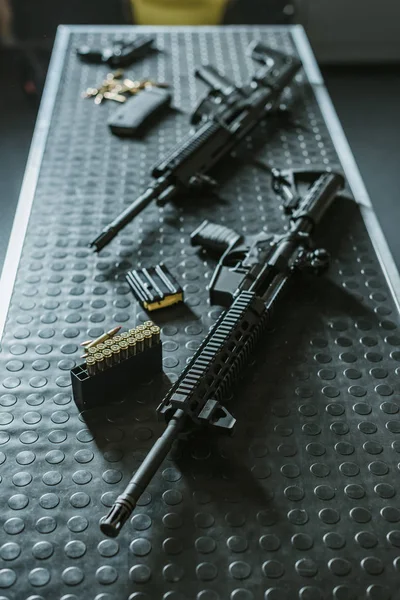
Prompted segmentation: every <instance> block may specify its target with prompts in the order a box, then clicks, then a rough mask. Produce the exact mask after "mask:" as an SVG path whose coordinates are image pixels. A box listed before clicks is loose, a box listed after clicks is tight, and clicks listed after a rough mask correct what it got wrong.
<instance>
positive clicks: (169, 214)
mask: <svg viewBox="0 0 400 600" xmlns="http://www.w3.org/2000/svg"><path fill="white" fill-rule="evenodd" d="M132 31H133V30H132ZM132 35H133V34H132ZM118 37H124V38H125V39H128V38H129V37H132V36H131V35H130V34H126V33H124V34H123V36H122V34H121V33H119V32H118V29H117V28H115V31H113V30H112V29H110V30H109V31H108V32H107V33H85V32H84V31H81V32H80V33H77V32H73V33H71V35H70V38H69V44H68V49H67V52H66V55H65V57H60V58H62V64H61V66H60V67H59V68H61V69H62V75H61V81H60V85H59V89H58V92H57V97H56V102H55V107H54V112H53V115H52V117H51V124H50V130H49V135H48V140H47V145H46V149H45V153H44V157H43V161H42V165H41V169H40V175H39V180H38V185H37V189H36V192H35V198H34V202H33V208H32V213H31V217H30V222H29V226H28V231H27V234H26V238H25V242H24V247H23V252H22V257H21V261H20V265H19V269H18V274H17V278H16V282H15V288H14V292H13V296H12V300H11V304H10V308H9V313H8V318H7V323H6V327H5V331H4V335H3V340H2V352H1V354H0V363H1V371H0V373H1V380H0V465H1V466H0V506H1V513H0V599H1V600H28V599H29V600H42V599H43V600H48V599H52V600H54V599H62V600H81V599H83V598H88V599H93V600H94V599H95V600H120V599H124V600H125V599H128V598H129V599H130V600H150V599H151V600H156V599H158V598H163V599H166V600H167V599H168V600H183V599H185V600H194V599H197V600H227V599H231V600H264V599H265V600H294V599H296V598H299V599H300V600H319V599H324V600H325V599H329V600H330V599H332V600H351V599H357V600H358V599H362V598H367V599H369V600H376V599H379V600H393V599H399V598H400V594H399V591H398V590H399V588H400V575H399V570H400V526H399V521H400V509H399V499H398V494H399V489H400V488H399V469H398V463H399V459H400V455H399V453H400V437H399V435H400V421H399V383H398V369H399V364H400V335H399V333H398V323H399V319H398V314H397V311H396V308H395V304H394V302H393V299H392V297H391V293H390V291H389V288H388V286H387V283H386V280H385V277H384V275H383V273H382V271H381V268H380V265H379V263H378V260H377V257H376V254H375V252H374V250H373V247H372V244H371V241H370V238H369V236H368V234H367V232H366V229H365V226H364V223H363V220H362V217H361V215H360V212H359V210H358V207H357V205H356V204H355V203H354V202H353V201H352V200H351V199H350V198H346V197H343V198H339V199H338V200H337V201H336V202H335V203H334V205H333V206H332V208H331V209H330V212H329V214H328V215H327V216H326V218H325V220H324V223H323V224H322V226H321V228H320V231H319V234H318V241H319V243H320V244H323V245H324V246H325V247H327V248H328V250H329V251H330V252H331V254H332V267H331V269H330V271H329V273H328V274H327V275H325V276H324V277H322V278H318V279H314V278H312V277H310V276H306V275H304V276H299V277H298V278H296V279H295V280H294V281H293V283H292V287H291V288H290V291H289V293H288V295H287V296H286V297H285V298H284V300H283V301H282V302H281V305H280V306H279V307H277V310H276V312H275V315H274V318H273V320H272V321H271V327H270V329H269V331H268V334H267V336H266V337H265V340H264V341H263V342H262V343H261V348H260V350H259V352H257V354H256V356H255V360H254V363H253V364H252V365H251V366H250V367H249V369H248V371H247V375H246V377H245V379H244V380H243V382H242V383H241V384H240V386H239V387H238V390H237V393H236V394H235V396H234V397H232V398H230V399H228V401H227V402H228V404H229V409H230V410H231V411H232V413H233V414H234V415H235V416H236V417H237V420H238V425H237V429H236V432H235V434H234V436H233V437H224V436H222V435H219V434H217V433H214V432H212V431H209V430H208V431H206V432H199V434H197V435H195V436H194V437H193V438H192V439H190V440H188V441H187V442H180V443H179V444H177V445H176V447H175V448H174V450H173V451H172V453H171V455H170V456H169V457H168V459H167V460H166V461H165V463H164V465H163V467H162V469H161V470H160V472H159V473H158V475H157V476H156V477H155V478H154V480H153V482H152V483H151V485H150V486H149V488H148V491H146V492H145V493H144V494H143V496H142V498H141V500H140V502H139V506H138V507H137V509H136V510H135V512H134V514H133V517H132V518H131V519H130V521H129V522H128V523H127V524H126V525H125V527H124V529H123V532H122V533H121V535H120V536H119V538H117V539H116V540H111V539H106V538H105V537H104V536H103V535H102V534H101V532H100V530H99V519H100V517H101V516H102V515H104V514H105V513H106V512H107V511H108V509H109V507H110V506H111V505H112V503H113V500H114V499H115V498H116V496H117V495H118V493H119V492H121V491H122V489H123V488H124V486H125V484H126V483H127V481H128V479H129V478H130V476H131V473H132V471H133V470H134V469H136V468H137V466H138V465H139V464H140V462H141V460H142V459H143V457H144V456H145V454H146V452H147V450H148V449H149V448H150V447H151V445H152V443H153V442H154V440H155V439H156V436H157V435H158V434H159V433H160V432H161V431H162V429H163V425H162V423H159V422H158V421H157V417H156V413H155V408H156V406H157V405H158V402H159V401H160V398H161V395H162V387H163V386H164V385H165V381H164V382H158V381H155V382H151V383H149V384H148V385H146V386H144V387H143V388H141V389H135V387H136V388H137V386H135V384H134V382H133V384H132V388H133V390H132V394H130V395H129V396H128V397H127V398H126V399H125V400H124V401H123V402H121V403H119V404H116V405H113V406H112V407H108V408H106V409H101V410H99V411H95V412H94V413H92V414H88V415H80V414H79V413H78V410H77V408H76V406H75V404H74V402H73V399H72V396H71V384H70V375H69V370H70V369H71V368H72V367H74V366H75V365H76V364H78V363H79V362H80V359H79V356H80V353H81V350H80V348H79V343H80V342H81V341H83V340H84V339H87V338H88V337H96V336H98V335H100V334H101V333H103V332H104V331H105V330H106V329H110V328H111V327H113V326H115V325H116V324H121V325H123V326H124V328H130V327H133V326H134V325H135V324H138V323H140V322H142V321H144V320H146V319H148V316H147V315H146V314H145V313H144V312H143V311H142V310H141V309H140V307H139V306H138V305H137V303H136V302H135V300H134V298H133V296H132V295H131V293H130V291H129V289H128V286H127V284H126V283H125V280H124V272H125V271H126V270H128V269H129V268H133V267H138V266H139V267H140V266H149V265H152V264H154V263H157V262H159V261H164V263H166V264H167V266H168V267H169V268H170V269H171V271H172V272H173V273H174V275H175V276H176V277H177V278H178V280H179V281H180V282H182V284H183V286H184V291H185V295H186V302H185V304H184V305H177V306H176V307H173V308H171V309H167V310H164V311H163V312H160V313H158V314H155V315H152V316H153V318H154V320H155V321H156V322H157V323H158V324H159V325H161V327H162V340H163V355H164V358H163V364H164V371H165V374H166V377H168V378H169V379H170V380H174V379H176V377H177V376H178V374H179V373H180V371H181V370H182V368H183V367H184V365H185V361H186V360H187V358H188V357H190V356H191V354H192V353H193V351H194V350H195V349H196V348H197V347H198V344H199V343H200V341H201V339H202V337H203V336H204V335H205V334H206V332H207V331H208V328H209V327H210V325H211V324H212V323H213V322H214V321H215V319H216V318H217V316H218V315H219V314H220V309H219V308H218V307H210V305H209V303H208V293H207V290H206V286H207V284H208V282H209V281H210V277H211V274H212V272H213V269H214V266H215V263H213V261H212V260H211V259H210V258H209V257H208V256H207V255H205V254H202V253H199V252H198V250H196V249H194V248H192V247H191V246H190V244H189V235H190V233H191V231H192V230H193V229H194V228H195V227H196V226H197V225H198V224H199V223H200V222H201V221H202V220H203V219H205V218H207V219H210V220H213V221H216V222H221V223H224V224H226V225H228V226H231V227H234V228H236V229H237V230H238V231H241V232H244V233H249V234H250V233H251V234H253V233H256V232H258V231H259V230H260V229H264V230H266V231H276V232H279V231H282V229H283V227H284V225H285V217H284V215H283V213H282V212H281V210H280V208H279V203H278V201H277V199H276V197H275V196H274V194H273V193H272V192H271V182H270V177H269V175H268V173H266V172H264V171H261V170H260V169H258V168H257V167H256V166H254V165H252V164H251V162H250V161H249V155H255V156H257V157H258V158H260V159H262V160H265V161H267V162H268V163H269V164H270V165H273V166H276V167H282V168H288V167H299V168H301V167H307V166H309V167H315V168H325V167H326V168H332V169H339V168H340V164H339V161H338V157H337V155H336V153H335V150H334V148H333V144H332V142H331V139H330V137H329V134H328V131H327V128H326V125H325V123H324V120H323V118H322V116H321V113H320V110H319V107H318V104H317V102H316V100H315V98H314V94H313V91H312V88H311V86H310V84H309V83H308V82H307V80H306V77H305V75H304V73H303V72H302V73H301V74H300V75H299V76H298V77H297V79H296V83H295V85H294V86H293V87H292V90H291V91H290V92H287V93H286V96H285V102H286V103H287V104H288V106H291V107H292V111H291V115H290V117H289V118H288V119H283V118H282V117H280V118H278V119H274V120H273V121H271V122H269V123H268V124H260V126H259V127H258V128H257V131H256V132H255V135H254V136H252V138H251V139H249V140H247V142H246V144H247V149H246V150H244V151H243V152H239V154H238V157H237V159H236V160H235V161H228V162H227V164H226V166H225V167H223V168H221V169H220V170H219V171H218V177H219V178H220V181H221V186H220V188H219V189H218V197H204V198H196V199H195V200H193V199H192V198H190V197H189V196H188V197H185V198H183V200H182V201H181V202H180V203H179V204H175V205H170V206H167V207H166V208H165V209H158V208H157V207H155V206H151V207H149V208H147V209H146V210H145V211H144V212H143V213H142V215H141V216H140V217H139V218H137V219H136V220H135V221H134V222H133V223H131V224H130V225H129V226H127V227H126V228H125V230H124V231H123V232H122V233H121V234H120V235H119V236H118V238H117V239H116V240H115V241H114V242H113V243H112V244H111V245H110V246H109V247H108V248H106V249H105V250H103V251H102V252H101V253H100V255H99V256H96V255H94V254H93V253H92V252H91V251H90V250H89V249H88V248H87V244H88V242H89V241H91V240H92V239H93V238H94V237H96V235H97V234H98V233H99V232H100V229H101V227H102V226H103V225H104V224H105V223H107V222H109V221H110V220H112V219H113V218H114V217H115V216H116V215H117V214H119V213H120V212H121V210H122V209H123V208H124V207H125V206H127V205H128V204H129V203H130V202H131V201H132V200H133V199H134V198H135V197H136V196H137V195H139V193H141V191H143V190H144V189H145V188H146V186H147V184H148V182H149V181H150V177H149V174H150V170H151V167H152V166H153V165H154V164H155V163H156V162H157V160H158V159H159V158H160V157H162V156H163V155H164V154H165V153H166V151H167V150H168V149H169V148H171V147H172V146H173V145H174V144H175V142H177V141H179V140H181V139H183V138H184V137H185V136H186V134H187V133H188V131H189V124H188V122H189V117H188V114H187V113H189V112H190V110H191V109H193V107H194V106H195V104H196V102H197V100H198V98H199V97H200V96H201V95H202V94H203V93H204V91H205V88H204V86H203V85H202V84H201V83H199V82H197V81H196V80H195V78H194V70H195V67H196V66H198V65H200V64H202V63H209V62H210V63H212V64H214V65H215V66H217V67H218V68H219V69H220V70H221V71H222V72H224V73H225V74H226V75H227V76H228V77H231V78H232V79H233V80H234V81H235V82H236V83H237V84H239V83H242V82H245V81H246V80H247V78H248V77H249V74H250V73H251V72H252V71H253V70H254V68H255V67H256V65H255V64H254V63H253V61H252V60H251V59H250V58H249V57H248V56H247V55H246V54H245V49H246V47H247V45H248V43H249V42H250V41H251V40H252V39H261V40H263V41H264V42H265V43H266V44H267V45H270V46H271V47H273V48H277V49H279V50H284V51H288V52H293V53H295V47H294V44H293V41H292V39H291V34H290V32H289V31H285V30H282V29H279V30H276V31H275V30H274V29H273V28H240V29H235V28H221V29H215V30H203V31H202V30H201V29H196V28H193V29H189V30H183V31H181V32H176V31H173V32H167V31H165V32H164V31H162V30H161V31H158V32H157V34H156V37H157V46H158V48H159V52H157V53H154V54H152V55H151V56H149V57H147V58H145V59H144V60H142V61H140V62H138V63H137V64H135V65H132V66H131V67H129V68H128V69H127V71H126V72H127V74H128V75H129V76H131V77H132V78H135V79H140V78H142V77H150V78H152V79H157V80H160V81H167V82H169V83H170V84H171V86H172V92H173V97H174V106H175V109H174V110H171V111H170V112H169V113H168V114H167V115H165V116H164V118H163V119H162V120H160V122H159V123H158V124H157V125H156V126H154V127H152V128H151V129H150V130H148V131H147V132H146V134H145V135H144V137H143V138H141V139H139V140H131V139H119V138H117V137H114V136H112V135H111V133H110V132H109V131H108V129H107V124H106V122H107V117H108V115H109V114H110V112H111V111H113V110H116V108H117V106H116V105H115V104H113V103H110V102H109V103H105V104H104V105H101V106H95V105H94V103H93V101H92V100H88V99H83V98H82V97H81V92H82V91H83V90H85V89H86V88H87V87H89V86H93V85H95V84H97V83H100V82H101V81H102V79H103V78H104V77H105V75H106V73H107V72H108V69H107V67H105V66H95V65H84V64H82V63H80V62H79V61H78V59H77V57H76V55H75V47H76V46H77V45H79V44H81V43H84V42H88V43H99V44H106V43H108V42H109V41H110V40H112V39H116V38H118ZM49 117H50V115H49Z"/></svg>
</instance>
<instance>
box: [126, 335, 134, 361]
mask: <svg viewBox="0 0 400 600" xmlns="http://www.w3.org/2000/svg"><path fill="white" fill-rule="evenodd" d="M126 341H127V342H128V346H129V347H128V355H129V356H135V354H136V338H134V337H132V336H131V337H128V339H127V340H126Z"/></svg>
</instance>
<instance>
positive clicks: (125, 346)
mask: <svg viewBox="0 0 400 600" xmlns="http://www.w3.org/2000/svg"><path fill="white" fill-rule="evenodd" d="M128 347H129V346H128V342H127V341H125V340H122V342H120V343H119V348H120V351H121V359H122V360H125V359H126V358H128Z"/></svg>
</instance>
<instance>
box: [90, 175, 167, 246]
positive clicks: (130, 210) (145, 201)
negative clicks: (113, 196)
mask: <svg viewBox="0 0 400 600" xmlns="http://www.w3.org/2000/svg"><path fill="white" fill-rule="evenodd" d="M166 187H168V183H167V182H166V180H165V179H164V178H162V179H159V180H157V181H156V182H155V183H154V184H152V185H150V186H149V187H148V188H147V190H146V191H145V192H144V193H143V194H142V195H141V196H139V198H136V200H135V201H134V202H132V204H130V205H129V206H128V207H127V208H126V209H125V210H124V211H123V212H122V213H121V214H120V215H119V216H118V217H117V218H116V219H114V221H112V223H110V224H109V225H107V226H106V227H105V228H104V229H103V231H102V232H101V233H100V235H99V236H97V238H96V239H95V240H93V242H91V243H90V244H89V246H90V248H94V250H95V251H96V252H100V250H102V249H103V248H104V247H105V246H107V244H109V243H110V242H111V241H112V240H113V239H114V238H115V236H116V235H117V234H118V233H119V232H120V231H121V229H123V228H124V227H125V225H127V224H128V223H130V222H131V221H132V219H134V218H135V217H136V216H137V215H138V214H140V213H141V212H142V210H144V209H145V208H146V206H148V205H149V204H150V202H152V201H153V200H155V199H156V198H158V197H159V196H161V195H162V194H163V192H164V191H165V188H166ZM168 189H169V188H168ZM173 191H174V190H172V192H173ZM172 192H171V190H170V191H169V197H171V196H172V195H173V193H172Z"/></svg>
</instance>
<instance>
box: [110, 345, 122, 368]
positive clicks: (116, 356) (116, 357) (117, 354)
mask: <svg viewBox="0 0 400 600" xmlns="http://www.w3.org/2000/svg"><path fill="white" fill-rule="evenodd" d="M111 352H112V355H113V362H114V365H117V364H118V363H119V362H120V360H121V349H120V347H119V345H118V344H114V345H113V346H111Z"/></svg>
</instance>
